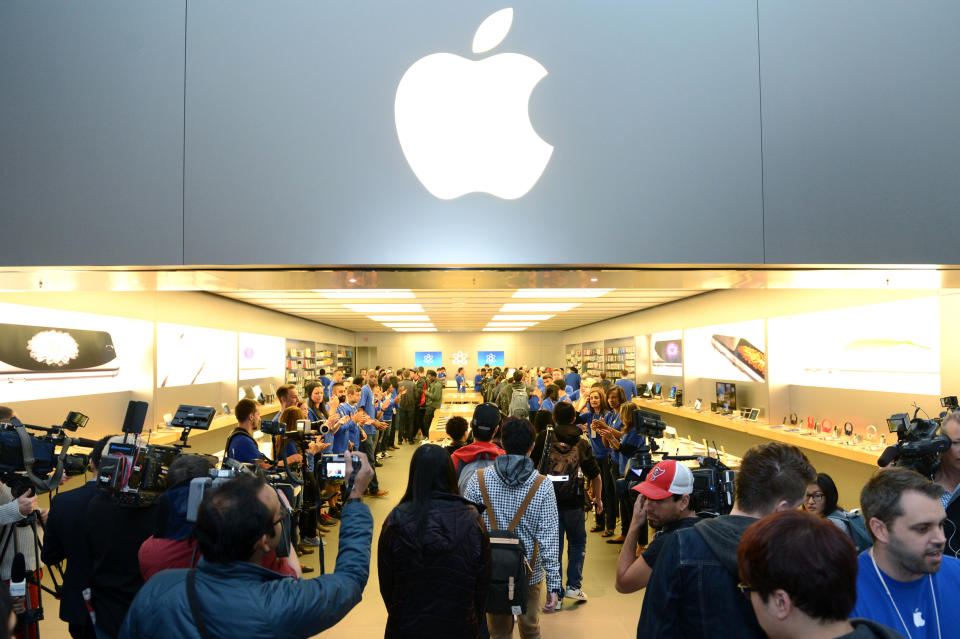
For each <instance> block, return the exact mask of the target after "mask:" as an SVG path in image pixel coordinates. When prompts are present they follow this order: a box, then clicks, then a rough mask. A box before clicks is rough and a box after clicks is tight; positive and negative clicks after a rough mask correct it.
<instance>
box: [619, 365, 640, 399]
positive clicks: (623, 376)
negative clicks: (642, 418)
mask: <svg viewBox="0 0 960 639" xmlns="http://www.w3.org/2000/svg"><path fill="white" fill-rule="evenodd" d="M629 374H630V371H628V370H627V369H623V370H622V371H620V379H618V380H617V381H615V382H614V384H616V385H617V386H619V387H620V388H622V389H623V392H624V393H626V395H627V401H628V402H629V401H632V400H633V398H634V397H636V396H637V385H636V384H635V383H634V381H633V380H632V379H629V378H628V377H627V376H628V375H629Z"/></svg>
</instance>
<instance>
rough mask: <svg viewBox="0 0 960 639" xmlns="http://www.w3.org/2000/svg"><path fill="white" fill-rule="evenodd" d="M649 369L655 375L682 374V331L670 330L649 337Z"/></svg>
mask: <svg viewBox="0 0 960 639" xmlns="http://www.w3.org/2000/svg"><path fill="white" fill-rule="evenodd" d="M650 370H651V371H652V372H653V373H654V374H655V375H676V376H680V375H683V333H682V332H681V331H670V332H667V333H654V334H653V335H652V336H651V337H650Z"/></svg>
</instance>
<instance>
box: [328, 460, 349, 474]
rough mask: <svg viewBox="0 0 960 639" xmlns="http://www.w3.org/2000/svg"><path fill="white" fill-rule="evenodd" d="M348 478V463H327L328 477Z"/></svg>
mask: <svg viewBox="0 0 960 639" xmlns="http://www.w3.org/2000/svg"><path fill="white" fill-rule="evenodd" d="M346 476H347V463H346V462H327V477H335V478H345V477H346Z"/></svg>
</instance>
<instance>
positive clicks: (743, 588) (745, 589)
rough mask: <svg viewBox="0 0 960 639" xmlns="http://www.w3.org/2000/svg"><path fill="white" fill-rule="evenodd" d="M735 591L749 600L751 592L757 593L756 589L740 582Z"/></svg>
mask: <svg viewBox="0 0 960 639" xmlns="http://www.w3.org/2000/svg"><path fill="white" fill-rule="evenodd" d="M737 590H739V591H740V594H741V595H743V596H744V597H746V598H747V599H749V598H750V593H751V592H757V589H756V588H754V587H753V586H749V585H747V584H745V583H743V582H742V581H741V582H740V583H738V584H737Z"/></svg>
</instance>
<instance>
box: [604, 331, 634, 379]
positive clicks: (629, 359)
mask: <svg viewBox="0 0 960 639" xmlns="http://www.w3.org/2000/svg"><path fill="white" fill-rule="evenodd" d="M603 352H604V362H603V366H604V370H605V371H606V372H607V374H608V375H612V376H615V377H619V376H620V371H623V370H625V371H627V373H628V374H630V375H632V374H633V373H634V372H635V371H636V370H637V359H636V358H637V347H636V339H635V338H633V337H624V338H622V339H612V340H610V339H608V340H606V341H605V342H604V349H603Z"/></svg>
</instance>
